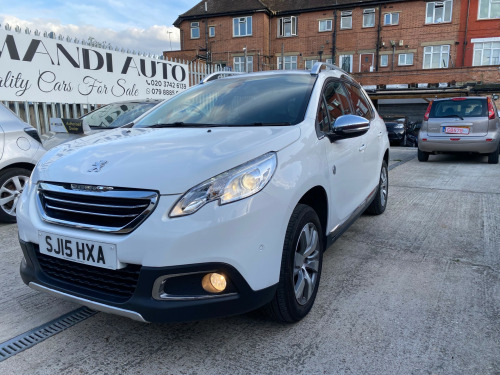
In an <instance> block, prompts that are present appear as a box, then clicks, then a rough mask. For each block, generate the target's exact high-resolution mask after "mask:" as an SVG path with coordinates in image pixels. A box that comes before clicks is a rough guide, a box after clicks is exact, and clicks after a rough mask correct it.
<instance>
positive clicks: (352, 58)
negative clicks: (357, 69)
mask: <svg viewBox="0 0 500 375" xmlns="http://www.w3.org/2000/svg"><path fill="white" fill-rule="evenodd" d="M345 58H348V59H349V69H348V70H346V69H344V66H343V64H342V62H343V60H344V59H345ZM353 65H354V56H353V55H340V56H339V67H340V68H341V69H344V70H345V71H346V72H347V73H352V72H353V69H354V66H353Z"/></svg>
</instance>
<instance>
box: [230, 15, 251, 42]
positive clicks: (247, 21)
mask: <svg viewBox="0 0 500 375" xmlns="http://www.w3.org/2000/svg"><path fill="white" fill-rule="evenodd" d="M242 23H244V24H245V33H244V34H241V33H240V27H239V26H240V24H242ZM251 35H252V16H245V17H236V18H233V37H234V38H239V37H244V36H251Z"/></svg>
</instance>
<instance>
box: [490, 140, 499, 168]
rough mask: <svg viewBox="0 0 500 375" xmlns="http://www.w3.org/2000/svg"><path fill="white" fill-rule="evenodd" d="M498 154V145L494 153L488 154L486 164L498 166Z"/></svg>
mask: <svg viewBox="0 0 500 375" xmlns="http://www.w3.org/2000/svg"><path fill="white" fill-rule="evenodd" d="M499 153H500V144H498V147H497V149H496V150H495V151H493V152H492V153H491V154H488V164H498V155H499Z"/></svg>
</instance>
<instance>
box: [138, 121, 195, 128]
mask: <svg viewBox="0 0 500 375" xmlns="http://www.w3.org/2000/svg"><path fill="white" fill-rule="evenodd" d="M186 125H196V124H186V123H184V122H182V121H177V122H170V123H165V124H155V125H149V126H146V127H147V128H180V127H183V126H186Z"/></svg>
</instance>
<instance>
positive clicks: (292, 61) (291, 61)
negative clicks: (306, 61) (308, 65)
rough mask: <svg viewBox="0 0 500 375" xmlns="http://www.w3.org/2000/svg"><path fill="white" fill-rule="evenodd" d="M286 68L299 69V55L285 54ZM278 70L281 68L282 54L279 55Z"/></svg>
mask: <svg viewBox="0 0 500 375" xmlns="http://www.w3.org/2000/svg"><path fill="white" fill-rule="evenodd" d="M284 58H285V70H293V69H297V56H284ZM277 66H278V70H281V69H282V67H281V56H278V65H277Z"/></svg>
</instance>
